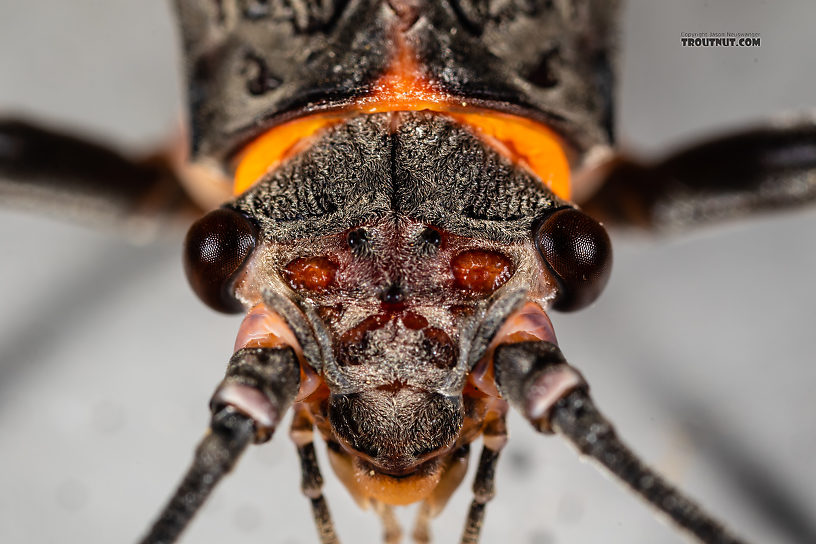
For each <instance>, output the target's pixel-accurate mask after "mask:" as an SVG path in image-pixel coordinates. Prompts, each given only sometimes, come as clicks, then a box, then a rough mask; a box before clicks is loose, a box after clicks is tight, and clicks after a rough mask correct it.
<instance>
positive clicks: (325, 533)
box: [290, 407, 340, 544]
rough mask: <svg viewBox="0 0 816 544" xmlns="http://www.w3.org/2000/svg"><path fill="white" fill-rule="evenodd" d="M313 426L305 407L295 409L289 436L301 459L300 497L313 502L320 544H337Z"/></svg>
mask: <svg viewBox="0 0 816 544" xmlns="http://www.w3.org/2000/svg"><path fill="white" fill-rule="evenodd" d="M312 427H313V425H312V419H311V417H310V416H309V413H308V411H307V410H306V408H303V407H298V408H297V409H296V411H295V416H294V418H293V419H292V430H291V431H290V436H291V437H292V440H293V441H294V442H295V445H296V446H297V452H298V457H299V458H300V471H301V486H300V487H301V490H302V491H303V494H304V495H305V496H306V497H307V498H308V499H309V501H310V502H311V503H312V515H313V516H314V521H315V526H316V527H317V533H318V535H319V537H320V542H321V544H339V542H340V541H339V540H338V538H337V534H336V533H335V530H334V523H333V522H332V519H331V512H329V506H328V504H326V499H325V498H324V497H323V475H322V474H321V473H320V467H319V466H318V465H317V456H316V455H315V448H314V441H313V435H314V431H313V430H312Z"/></svg>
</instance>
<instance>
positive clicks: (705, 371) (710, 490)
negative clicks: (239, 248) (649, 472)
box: [0, 0, 816, 544]
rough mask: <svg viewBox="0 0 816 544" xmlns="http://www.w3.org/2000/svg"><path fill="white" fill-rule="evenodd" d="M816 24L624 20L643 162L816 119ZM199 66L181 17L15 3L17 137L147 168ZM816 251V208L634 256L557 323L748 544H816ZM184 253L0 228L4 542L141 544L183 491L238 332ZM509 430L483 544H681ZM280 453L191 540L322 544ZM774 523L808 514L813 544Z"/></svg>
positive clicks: (650, 439) (689, 14)
mask: <svg viewBox="0 0 816 544" xmlns="http://www.w3.org/2000/svg"><path fill="white" fill-rule="evenodd" d="M814 20H816V6H814V4H813V3H812V2H809V1H808V0H800V1H791V0H787V1H784V2H765V1H759V0H742V1H739V0H730V1H725V0H710V1H702V0H694V1H691V0H688V1H685V2H672V1H670V0H661V1H655V0H638V1H631V2H629V7H628V11H627V15H626V21H625V30H626V38H625V40H624V55H625V60H624V64H623V74H622V87H621V95H620V101H619V108H618V110H619V114H620V115H619V133H620V138H621V142H622V144H623V145H624V146H625V147H626V148H627V149H629V150H634V151H640V152H642V153H643V154H646V155H649V156H653V155H655V154H659V153H661V152H664V151H666V150H668V149H670V148H672V147H673V146H677V145H681V144H683V143H686V142H690V141H693V140H694V139H695V138H696V137H697V136H698V135H703V134H707V133H711V132H712V131H716V130H719V129H721V128H736V127H739V126H743V125H745V124H746V123H749V122H756V121H758V120H761V119H762V118H763V117H765V116H767V115H769V114H771V113H774V112H780V111H796V110H802V109H804V108H808V107H812V106H813V105H814V104H813V103H814V100H815V99H816V92H814V91H815V90H816V85H815V84H814V83H815V81H816V66H814V64H815V63H814V53H813V51H814V50H816V33H814V32H813V28H812V26H813V22H814ZM702 31H716V32H721V31H732V32H752V31H753V32H760V33H761V36H762V47H761V48H759V49H690V48H682V47H681V46H680V33H681V32H702ZM178 64H179V57H178V53H177V49H176V36H175V28H174V26H173V22H172V19H171V17H170V10H169V8H168V6H167V5H165V3H164V2H157V1H155V0H153V1H150V2H139V1H136V0H104V1H103V0H73V1H71V2H65V1H64V0H40V1H37V2H20V1H15V0H3V1H0V115H2V116H8V115H18V116H19V115H27V116H35V117H37V118H40V119H44V120H49V121H54V122H57V123H59V124H60V125H63V126H69V127H76V128H78V129H83V130H84V131H85V132H87V133H90V134H93V135H96V136H97V137H99V138H103V139H105V140H106V141H110V142H111V144H112V145H117V146H120V147H122V148H123V149H127V150H130V151H138V150H147V149H148V148H149V144H151V143H155V142H157V141H158V140H160V139H162V138H165V137H166V136H167V135H168V134H170V133H171V132H172V131H173V130H174V129H175V128H176V126H177V124H178V122H179V121H178V119H179V116H180V114H181V112H182V106H181V100H180V98H179V96H180V91H179V89H180V87H181V84H180V81H179V76H178V71H177V67H178ZM44 159H45V158H44ZM111 182H112V183H115V180H111ZM814 233H816V212H814V211H800V212H796V213H792V214H789V215H786V216H775V217H771V218H762V219H757V220H755V221H751V222H747V223H744V224H736V225H728V226H724V227H720V228H717V229H714V230H713V231H707V232H705V233H702V232H698V233H694V234H692V235H689V236H682V237H677V238H673V239H671V240H649V239H646V238H631V237H630V238H626V237H621V236H615V239H614V241H615V243H616V246H615V247H616V254H615V267H614V272H613V275H612V280H611V282H610V284H609V287H608V288H607V291H606V293H605V295H604V296H603V297H602V298H601V300H600V301H599V302H598V303H597V304H596V305H595V306H593V307H592V308H590V309H588V310H586V311H584V312H581V313H578V314H575V315H566V316H565V315H555V316H554V319H553V321H554V323H555V326H556V332H557V334H558V336H559V340H560V343H561V346H562V349H563V350H564V352H565V354H566V355H567V357H568V358H569V359H570V360H571V361H572V362H573V364H574V365H576V366H578V367H579V368H581V369H582V370H583V371H584V373H585V374H586V376H587V378H588V380H589V382H590V383H591V384H592V385H593V390H594V393H595V395H596V397H597V400H598V402H599V404H600V406H601V407H602V409H604V410H605V411H606V412H607V413H608V414H609V415H610V417H612V419H613V420H615V421H616V422H617V425H618V429H619V430H620V432H621V434H622V435H623V436H624V437H625V438H626V439H627V440H628V441H629V442H630V443H631V444H632V445H633V446H634V448H635V449H636V450H637V451H639V452H641V453H642V455H643V456H644V457H645V458H646V459H647V460H648V461H649V462H650V463H652V464H654V465H655V466H657V467H659V469H660V470H661V471H663V472H664V473H666V474H668V475H669V476H670V477H671V478H672V479H673V480H675V481H676V482H678V483H679V484H680V485H681V487H682V488H684V489H686V490H688V491H689V492H690V493H691V494H692V495H693V496H695V497H698V498H700V499H701V501H702V502H703V503H704V504H705V505H707V506H708V507H710V509H711V510H712V511H714V512H716V513H717V514H718V515H719V516H721V517H722V518H723V519H725V520H728V522H729V523H730V524H731V525H732V526H733V527H734V528H735V529H736V530H737V531H738V532H740V533H741V534H742V535H744V536H745V537H746V538H748V539H750V540H751V541H753V542H779V543H784V542H807V541H813V540H811V539H814V538H816V537H814V532H813V531H814V529H813V526H814V525H816V522H814V521H813V520H814V519H816V506H815V505H816V468H814V466H813V459H814V458H816V426H815V425H814V415H813V414H814V412H816V409H815V408H816V402H814V400H813V394H814V393H813V390H814V385H816V365H814V356H813V353H814V348H816V334H814V325H815V324H816V284H815V283H814V281H813V278H814V277H815V276H816V236H814ZM163 234H165V235H164V236H163V237H162V240H161V242H159V243H156V244H154V245H150V246H146V247H136V246H132V245H128V244H126V243H124V242H123V241H122V240H121V239H119V238H117V237H116V236H113V235H111V234H106V233H104V232H92V231H89V230H86V229H83V228H79V227H75V226H71V225H65V224H62V223H57V222H54V221H51V220H50V219H48V218H43V217H38V216H30V215H24V214H20V213H16V212H13V211H7V210H3V211H2V213H0V255H2V260H0V542H8V543H16V542H36V543H45V542H83V543H88V544H90V543H96V542H99V543H111V542H133V541H135V540H136V538H137V537H138V535H140V534H141V533H142V531H143V530H144V529H145V528H146V527H147V524H148V522H149V521H150V520H151V519H152V518H153V516H154V515H155V514H156V513H157V511H158V508H159V507H160V506H161V505H162V504H163V503H164V501H165V500H166V499H167V497H168V496H169V493H170V492H171V489H172V488H173V486H174V485H175V484H176V482H177V480H178V479H179V478H180V476H181V475H182V472H183V471H184V470H185V469H186V466H187V463H188V461H189V460H190V457H191V452H192V448H193V445H194V444H195V443H196V441H197V440H198V439H199V437H200V435H201V433H202V431H203V430H204V428H205V426H206V424H207V419H208V412H207V401H208V398H209V395H210V394H211V392H212V389H213V387H214V386H215V384H216V383H217V382H218V381H219V379H220V377H221V375H222V372H223V369H224V367H225V364H226V361H227V359H228V357H229V355H230V353H231V348H232V342H233V339H234V334H235V332H236V330H237V327H238V322H239V318H235V317H222V316H219V315H215V314H214V313H212V312H210V311H209V310H207V309H206V308H205V307H204V306H203V305H202V304H200V303H199V302H198V301H197V300H196V299H195V298H194V296H193V295H192V292H191V291H190V290H189V289H188V287H187V285H186V284H185V280H184V278H183V274H182V271H181V265H180V244H181V239H182V236H183V232H182V231H178V232H167V233H163ZM510 424H511V433H512V438H511V442H510V445H509V446H508V448H507V449H506V452H505V454H504V456H503V457H504V459H503V462H502V463H501V465H500V468H499V471H498V496H497V498H496V500H494V501H493V502H492V503H491V504H490V506H489V508H488V514H487V522H486V526H485V528H484V542H485V543H497V542H514V543H516V542H517V543H524V544H527V543H529V544H553V543H577V542H591V543H594V542H623V543H637V542H644V543H661V542H678V541H680V539H679V537H678V536H677V535H676V534H675V533H674V532H673V531H672V530H671V529H670V528H668V527H666V526H665V525H663V524H661V523H660V522H658V521H656V520H655V519H654V518H653V516H652V515H651V513H650V512H649V511H648V510H647V509H646V508H645V507H643V506H642V505H641V504H640V503H639V502H638V501H637V500H635V499H633V498H632V497H630V496H629V495H628V494H627V493H626V492H625V491H624V490H623V489H622V488H621V487H619V486H618V485H617V484H614V483H612V482H610V481H609V480H608V479H606V478H604V477H602V476H601V475H600V474H599V473H598V472H596V471H595V470H594V468H593V467H591V466H590V465H587V464H585V463H582V462H579V460H578V459H577V457H576V456H575V455H574V453H573V452H572V451H571V450H570V449H569V448H567V447H566V446H565V445H564V444H562V443H561V442H560V441H559V440H558V439H556V438H550V437H544V436H540V435H536V434H534V433H533V432H532V431H531V430H529V429H528V428H527V426H526V425H525V423H524V422H523V421H522V420H520V419H519V418H516V417H514V418H512V419H511V421H510ZM285 434H286V433H285V432H280V433H279V435H278V436H277V438H276V439H275V440H274V441H273V442H272V443H270V444H267V445H265V446H263V447H259V448H253V449H252V450H251V451H249V452H248V454H247V455H246V456H245V458H244V459H243V460H242V462H241V464H240V465H239V467H238V469H237V471H236V472H235V474H234V475H232V476H231V477H230V478H229V479H228V480H226V481H225V482H224V483H223V484H222V485H221V486H220V487H219V488H218V489H217V491H216V493H215V494H214V496H213V497H212V500H211V501H210V503H209V504H208V505H207V507H206V508H205V509H204V511H203V512H202V514H201V516H200V517H199V518H198V519H196V520H195V522H194V523H193V525H192V526H191V528H190V529H189V531H188V532H187V533H186V535H185V538H184V539H183V540H184V542H196V543H220V542H242V543H244V542H246V543H253V542H258V543H261V542H263V543H287V544H292V543H296V542H304V543H308V542H316V536H315V530H314V528H313V527H312V524H311V520H310V513H309V507H308V503H307V501H306V499H304V498H303V497H302V496H301V495H300V494H299V488H298V486H299V484H298V466H297V461H296V458H295V455H294V448H293V446H292V445H291V443H290V442H289V441H288V439H287V438H286V436H285ZM320 450H321V454H322V447H321V448H320ZM323 459H324V458H323ZM323 468H324V475H325V476H326V480H327V485H326V492H327V496H328V499H329V501H330V507H331V508H332V511H333V512H334V517H335V519H336V521H337V525H338V530H339V534H340V536H341V538H343V540H344V542H346V543H349V542H375V541H377V540H378V531H379V526H378V522H377V520H376V519H375V517H374V516H373V515H371V514H370V513H365V512H360V511H358V510H357V509H356V507H354V505H353V504H352V502H351V501H350V500H349V498H348V496H347V494H346V492H345V491H344V490H343V489H342V488H341V487H340V485H339V484H338V483H337V482H336V480H335V479H334V478H333V475H331V474H330V470H329V468H328V467H327V466H326V463H325V459H324V463H323ZM746 474H749V475H752V476H754V477H756V478H759V480H757V482H758V483H756V482H754V480H751V479H750V478H746ZM753 483H756V485H755V487H757V488H758V489H746V488H745V486H746V485H752V484H753ZM468 487H469V484H468V485H467V486H463V487H462V489H460V490H459V492H458V493H457V495H456V497H455V500H454V501H453V502H452V504H451V505H450V506H449V507H448V509H447V510H446V511H445V512H444V513H443V515H442V517H441V518H440V519H439V520H438V521H437V522H436V523H435V525H434V530H435V532H436V534H437V536H438V539H437V541H438V542H442V543H450V542H455V541H457V539H458V535H459V531H460V529H461V526H462V522H463V518H464V512H465V509H466V506H467V503H468V502H469V500H470V492H469V490H468ZM774 493H776V494H779V496H778V497H777V498H771V499H769V503H770V504H762V503H761V501H762V500H763V497H765V498H767V496H768V495H769V494H774ZM783 499H784V501H789V502H790V505H791V506H790V507H786V506H784V505H783ZM774 510H779V511H781V512H783V513H784V515H788V516H791V515H793V516H796V515H798V516H799V517H800V518H808V517H809V518H810V520H811V521H810V529H809V530H810V531H811V532H810V533H809V534H810V537H809V538H808V537H806V536H805V535H806V534H807V533H805V532H803V531H806V530H808V529H807V527H806V528H805V529H801V530H799V531H798V533H796V532H795V530H794V528H795V525H796V524H795V522H794V521H792V519H793V518H788V519H785V518H780V517H778V516H777V517H776V518H774V516H773V514H772V511H774ZM797 512H798V513H797ZM780 519H781V521H780ZM774 520H776V521H774ZM785 527H786V528H787V529H785ZM797 535H798V536H797Z"/></svg>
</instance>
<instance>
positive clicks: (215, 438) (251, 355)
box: [140, 348, 300, 544]
mask: <svg viewBox="0 0 816 544" xmlns="http://www.w3.org/2000/svg"><path fill="white" fill-rule="evenodd" d="M299 382H300V366H299V363H298V361H297V358H296V357H295V353H294V351H293V350H292V349H291V348H284V349H270V348H258V349H242V350H240V351H238V352H237V353H236V354H235V355H233V357H232V359H231V360H230V364H229V367H228V369H227V375H226V377H225V378H224V381H223V382H221V386H220V387H219V388H218V390H217V391H216V393H215V395H214V396H213V400H212V403H211V407H212V410H213V417H212V422H211V423H210V432H209V433H208V434H207V435H206V436H205V437H204V439H203V440H202V441H201V443H200V444H199V446H198V448H196V453H195V458H194V459H193V464H192V466H191V467H190V469H189V470H188V471H187V474H186V475H185V477H184V479H183V480H182V482H181V484H179V487H178V489H177V490H176V492H175V494H174V495H173V497H172V498H171V499H170V502H168V503H167V505H166V506H165V507H164V510H162V512H161V514H160V515H159V518H158V519H157V520H156V521H155V523H154V524H153V526H152V527H151V528H150V531H149V532H148V534H147V535H146V536H145V537H144V538H143V539H142V540H141V541H140V542H141V544H168V543H170V542H175V541H176V540H177V539H178V537H179V535H180V534H181V532H182V531H183V530H184V528H185V527H187V524H188V523H189V522H190V520H191V519H192V518H193V516H194V515H195V514H196V512H197V511H198V509H199V508H200V507H201V505H202V504H204V501H205V500H206V499H207V497H208V496H209V495H210V492H211V491H212V490H213V489H214V488H215V485H216V484H217V483H218V481H219V480H220V479H221V477H222V476H224V475H225V474H226V473H227V472H229V471H230V470H231V469H232V467H233V466H234V465H235V463H236V462H237V460H238V458H239V457H240V456H241V454H242V453H243V451H244V450H245V449H246V447H247V446H248V445H249V443H250V442H251V441H253V440H254V441H255V442H264V441H266V440H268V439H269V438H271V437H272V433H273V432H274V430H275V427H276V426H277V424H278V423H279V422H280V418H281V416H282V415H283V413H284V412H285V411H286V409H287V408H288V407H289V405H290V404H291V403H292V401H293V400H294V398H295V395H296V394H297V390H298V386H299Z"/></svg>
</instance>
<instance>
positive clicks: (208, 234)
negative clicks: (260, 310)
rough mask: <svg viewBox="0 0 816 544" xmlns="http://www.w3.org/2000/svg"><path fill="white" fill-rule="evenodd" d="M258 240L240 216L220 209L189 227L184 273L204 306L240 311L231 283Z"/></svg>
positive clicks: (255, 232)
mask: <svg viewBox="0 0 816 544" xmlns="http://www.w3.org/2000/svg"><path fill="white" fill-rule="evenodd" d="M257 239H258V231H257V229H256V227H255V225H254V224H253V223H252V222H251V221H250V220H249V219H247V218H246V217H245V216H243V215H241V214H240V213H238V212H236V211H234V210H229V209H227V208H221V209H218V210H214V211H211V212H210V213H208V214H207V215H205V216H204V217H202V218H201V219H199V220H198V221H196V222H195V223H193V226H191V227H190V230H189V231H187V238H186V239H185V240H184V272H185V273H186V274H187V280H188V281H189V282H190V285H191V286H192V287H193V291H195V293H196V294H197V295H198V297H199V298H200V299H201V300H202V301H204V303H205V304H206V305H207V306H209V307H211V308H213V309H214V310H218V311H219V312H224V313H239V312H241V311H242V310H243V307H242V306H241V303H240V302H238V300H237V299H236V298H235V293H234V291H233V283H234V281H235V279H236V277H237V276H238V272H240V270H241V268H242V267H243V266H244V264H245V263H246V261H247V259H248V258H249V255H250V254H251V253H252V250H254V249H255V245H256V243H257Z"/></svg>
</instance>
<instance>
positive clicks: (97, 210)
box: [0, 119, 200, 234]
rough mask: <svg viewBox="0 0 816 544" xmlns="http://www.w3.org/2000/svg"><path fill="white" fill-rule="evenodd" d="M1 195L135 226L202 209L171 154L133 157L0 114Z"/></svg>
mask: <svg viewBox="0 0 816 544" xmlns="http://www.w3.org/2000/svg"><path fill="white" fill-rule="evenodd" d="M0 202H2V204H3V205H5V206H13V207H16V208H20V209H26V210H33V211H39V212H42V213H48V214H49V215H50V216H53V217H58V218H61V219H68V220H73V221H77V222H80V223H84V224H91V225H95V226H103V227H106V228H107V227H111V226H115V227H125V228H126V229H127V230H128V231H131V232H132V231H133V230H134V228H133V227H134V226H136V227H141V226H143V225H145V224H147V225H150V224H151V223H155V222H159V221H160V220H162V219H166V218H167V217H170V216H182V217H184V216H189V217H190V218H192V217H194V216H195V215H198V214H199V213H200V210H199V209H198V207H197V206H196V205H194V204H193V203H192V201H191V200H190V199H189V198H188V197H187V195H186V193H185V191H184V190H183V189H182V186H181V183H180V179H179V177H178V176H177V175H176V172H175V167H174V166H173V165H172V164H171V161H170V160H169V159H165V158H160V157H156V158H148V159H145V160H134V159H130V158H128V157H125V156H123V155H121V154H120V153H118V152H116V151H115V150H113V149H111V148H110V147H107V146H106V145H103V144H99V143H94V142H91V141H88V140H85V139H82V138H80V137H77V136H74V135H70V134H67V133H62V132H57V131H53V130H49V129H45V128H42V127H37V126H34V125H31V124H29V123H25V122H21V121H14V120H6V119H0ZM137 234H138V233H137Z"/></svg>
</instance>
